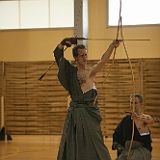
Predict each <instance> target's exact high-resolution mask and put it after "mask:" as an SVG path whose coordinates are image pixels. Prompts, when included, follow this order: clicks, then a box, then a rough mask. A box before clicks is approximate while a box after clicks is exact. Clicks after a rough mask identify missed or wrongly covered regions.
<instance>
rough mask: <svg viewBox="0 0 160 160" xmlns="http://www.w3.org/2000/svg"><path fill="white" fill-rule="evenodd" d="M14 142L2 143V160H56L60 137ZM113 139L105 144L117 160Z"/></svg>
mask: <svg viewBox="0 0 160 160" xmlns="http://www.w3.org/2000/svg"><path fill="white" fill-rule="evenodd" d="M12 138H13V140H12V141H0V160H56V156H57V151H58V146H59V141H60V136H12ZM111 142H112V139H109V138H107V139H105V144H106V145H107V146H108V149H109V151H110V153H111V156H112V159H113V160H115V157H116V152H115V151H112V150H111ZM152 154H153V158H152V160H160V139H153V153H152Z"/></svg>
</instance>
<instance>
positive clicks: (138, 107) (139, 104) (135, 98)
mask: <svg viewBox="0 0 160 160" xmlns="http://www.w3.org/2000/svg"><path fill="white" fill-rule="evenodd" d="M133 102H135V105H133ZM130 105H131V107H133V106H134V107H135V112H136V113H141V112H142V110H143V96H142V95H140V94H135V95H132V96H130Z"/></svg>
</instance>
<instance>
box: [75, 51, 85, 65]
mask: <svg viewBox="0 0 160 160" xmlns="http://www.w3.org/2000/svg"><path fill="white" fill-rule="evenodd" d="M87 58H88V55H87V49H78V56H77V57H76V61H77V63H79V64H81V65H85V64H86V63H87Z"/></svg>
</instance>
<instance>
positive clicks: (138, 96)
mask: <svg viewBox="0 0 160 160" xmlns="http://www.w3.org/2000/svg"><path fill="white" fill-rule="evenodd" d="M136 97H137V98H138V99H139V102H140V103H143V96H142V95H140V94H135V98H136Z"/></svg>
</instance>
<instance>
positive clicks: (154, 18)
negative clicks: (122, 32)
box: [108, 0, 160, 26]
mask: <svg viewBox="0 0 160 160" xmlns="http://www.w3.org/2000/svg"><path fill="white" fill-rule="evenodd" d="M108 3H109V4H108V10H109V14H108V25H109V26H116V25H117V24H118V18H119V0H108ZM159 6H160V0H122V13H121V15H122V23H123V25H149V24H160V14H159Z"/></svg>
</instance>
